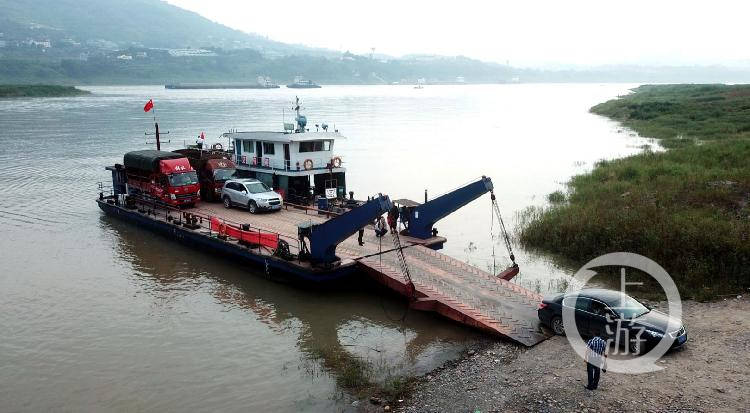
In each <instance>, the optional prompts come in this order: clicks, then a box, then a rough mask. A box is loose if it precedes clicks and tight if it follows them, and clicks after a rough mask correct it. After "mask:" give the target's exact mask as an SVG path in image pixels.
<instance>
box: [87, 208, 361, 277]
mask: <svg viewBox="0 0 750 413" xmlns="http://www.w3.org/2000/svg"><path fill="white" fill-rule="evenodd" d="M96 202H97V204H99V208H100V209H101V210H102V211H104V212H105V213H106V214H107V215H110V216H113V217H116V218H119V219H122V220H125V221H129V222H132V223H134V224H136V225H137V226H139V227H142V228H146V229H149V230H151V231H154V232H157V233H159V234H162V235H164V236H166V237H168V238H171V239H173V240H175V241H178V242H181V243H183V244H185V245H189V246H192V247H197V248H200V249H201V251H213V252H216V253H218V254H221V255H223V256H226V257H232V258H239V259H240V260H241V261H243V262H244V263H248V264H252V265H254V266H255V267H256V268H258V269H259V270H261V271H263V272H264V273H265V275H266V276H267V277H268V278H270V279H273V280H275V281H281V282H290V283H301V284H319V285H323V284H329V283H331V282H333V281H343V280H344V279H346V278H349V277H350V276H351V275H353V274H354V273H355V272H357V266H356V265H348V266H342V267H337V268H334V269H331V270H310V269H308V268H304V267H301V266H298V265H296V264H294V263H292V262H289V261H286V260H283V259H281V258H278V257H270V256H267V255H260V254H256V253H254V252H253V251H252V250H251V249H249V248H247V247H243V246H240V245H237V244H233V243H230V242H226V241H223V240H220V239H218V238H214V237H210V236H208V235H205V234H202V233H199V232H195V231H193V230H189V229H186V228H183V227H180V226H177V225H174V224H169V223H167V222H164V221H160V220H157V219H153V218H151V217H148V216H143V215H142V214H140V213H139V212H137V211H134V210H129V209H126V208H123V207H121V206H118V205H113V204H109V203H107V202H106V200H97V201H96Z"/></svg>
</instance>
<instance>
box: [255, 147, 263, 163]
mask: <svg viewBox="0 0 750 413" xmlns="http://www.w3.org/2000/svg"><path fill="white" fill-rule="evenodd" d="M255 164H256V165H258V166H260V165H263V143H261V142H260V141H256V142H255Z"/></svg>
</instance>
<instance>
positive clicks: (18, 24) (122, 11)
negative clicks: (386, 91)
mask: <svg viewBox="0 0 750 413" xmlns="http://www.w3.org/2000/svg"><path fill="white" fill-rule="evenodd" d="M0 24H2V26H0V32H4V37H5V38H14V37H16V38H25V37H31V38H34V37H38V38H53V39H64V38H70V39H72V40H75V41H78V42H82V43H84V42H86V41H92V40H103V41H109V42H114V43H116V44H117V45H118V46H119V47H127V46H140V47H147V48H148V47H156V48H187V47H191V48H205V47H221V48H226V49H229V48H248V47H249V48H255V49H259V50H262V51H270V52H276V53H283V54H287V53H291V52H298V53H299V52H301V51H307V52H312V51H316V52H319V53H324V54H325V53H331V51H326V50H317V49H311V48H306V47H304V46H295V45H289V44H285V43H281V42H276V41H273V40H269V39H267V38H265V37H263V36H260V35H257V34H249V33H244V32H241V31H239V30H234V29H231V28H229V27H227V26H224V25H222V24H219V23H216V22H213V21H211V20H209V19H207V18H205V17H203V16H201V15H199V14H197V13H193V12H191V11H188V10H184V9H181V8H179V7H176V6H173V5H171V4H169V3H166V2H164V1H160V0H0Z"/></svg>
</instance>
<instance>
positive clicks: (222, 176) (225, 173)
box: [214, 169, 234, 182]
mask: <svg viewBox="0 0 750 413" xmlns="http://www.w3.org/2000/svg"><path fill="white" fill-rule="evenodd" d="M232 175H234V169H216V170H214V181H217V182H223V181H226V180H227V179H229V178H231V177H232Z"/></svg>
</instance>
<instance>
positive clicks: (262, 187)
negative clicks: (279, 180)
mask: <svg viewBox="0 0 750 413" xmlns="http://www.w3.org/2000/svg"><path fill="white" fill-rule="evenodd" d="M245 186H246V187H247V190H248V192H250V193H251V194H260V193H263V192H268V191H270V190H271V188H269V187H268V186H267V185H266V184H264V183H263V182H253V183H250V184H245Z"/></svg>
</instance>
